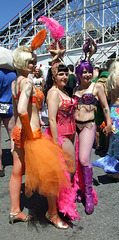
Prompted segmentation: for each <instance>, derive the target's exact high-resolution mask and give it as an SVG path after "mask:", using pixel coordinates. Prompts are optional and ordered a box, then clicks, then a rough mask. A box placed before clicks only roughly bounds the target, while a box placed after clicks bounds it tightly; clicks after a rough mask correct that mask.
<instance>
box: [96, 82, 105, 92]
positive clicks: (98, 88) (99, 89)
mask: <svg viewBox="0 0 119 240" xmlns="http://www.w3.org/2000/svg"><path fill="white" fill-rule="evenodd" d="M94 84H95V86H94V91H96V93H99V92H100V93H101V92H104V87H103V85H102V84H101V83H94Z"/></svg>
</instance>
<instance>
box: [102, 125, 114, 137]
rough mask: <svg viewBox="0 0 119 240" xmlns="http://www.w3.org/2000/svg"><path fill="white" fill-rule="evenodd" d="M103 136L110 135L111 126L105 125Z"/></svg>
mask: <svg viewBox="0 0 119 240" xmlns="http://www.w3.org/2000/svg"><path fill="white" fill-rule="evenodd" d="M103 132H104V134H105V135H106V136H107V135H108V134H111V133H112V125H111V124H107V126H106V127H105V128H104V129H103Z"/></svg>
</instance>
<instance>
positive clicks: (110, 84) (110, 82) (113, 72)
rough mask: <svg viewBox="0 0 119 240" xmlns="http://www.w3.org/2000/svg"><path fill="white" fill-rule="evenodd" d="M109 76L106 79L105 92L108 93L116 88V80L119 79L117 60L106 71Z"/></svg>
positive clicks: (118, 63)
mask: <svg viewBox="0 0 119 240" xmlns="http://www.w3.org/2000/svg"><path fill="white" fill-rule="evenodd" d="M108 73H109V75H108V78H107V82H106V85H107V90H108V92H111V91H112V90H114V89H115V88H116V79H117V77H119V59H117V60H115V61H114V62H113V63H112V64H111V65H110V68H109V71H108Z"/></svg>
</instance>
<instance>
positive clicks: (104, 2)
mask: <svg viewBox="0 0 119 240" xmlns="http://www.w3.org/2000/svg"><path fill="white" fill-rule="evenodd" d="M118 6H119V0H111V1H110V0H59V1H58V0H44V1H42V0H39V1H35V0H32V1H31V2H30V3H29V4H28V5H27V6H26V7H25V8H24V9H23V10H22V11H20V12H19V13H18V14H17V15H16V16H15V17H14V18H13V19H12V20H10V21H9V23H7V24H6V25H5V26H3V27H2V28H1V29H0V46H3V47H6V48H9V49H14V48H16V47H17V46H20V45H27V46H30V43H31V40H32V38H33V36H34V35H35V34H36V33H37V32H38V31H39V30H40V29H42V28H44V25H43V24H40V23H39V22H38V18H39V17H40V16H41V15H45V16H47V17H53V18H55V19H56V20H58V22H59V23H60V24H61V25H62V26H63V27H64V29H65V33H66V34H65V37H63V38H62V40H61V41H62V43H63V45H64V46H65V48H66V54H65V58H67V60H66V61H67V62H68V61H70V62H72V63H74V62H76V60H78V59H79V58H80V57H81V55H82V45H83V44H84V39H85V38H86V37H87V36H90V37H91V38H92V39H95V38H99V44H98V51H97V53H96V54H95V59H94V60H95V62H102V61H105V60H106V59H107V58H108V57H111V56H114V55H115V56H118V43H119V12H118ZM51 41H52V39H51V38H50V34H49V33H48V35H47V39H46V40H45V43H44V44H43V45H42V47H41V48H40V49H38V50H37V52H36V53H37V55H38V56H40V57H41V58H42V59H45V58H47V56H49V55H48V51H47V46H48V45H49V44H50V43H51ZM101 56H102V57H101Z"/></svg>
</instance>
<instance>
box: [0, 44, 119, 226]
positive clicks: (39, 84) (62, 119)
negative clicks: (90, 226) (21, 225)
mask: <svg viewBox="0 0 119 240" xmlns="http://www.w3.org/2000/svg"><path fill="white" fill-rule="evenodd" d="M58 44H59V45H58ZM54 45H55V47H56V48H57V46H58V47H59V46H60V48H61V49H60V52H59V53H58V52H57V51H56V53H55V51H54ZM54 45H53V46H50V47H51V49H50V51H51V53H52V52H53V51H54V52H53V54H54V55H53V59H54V61H52V64H51V68H49V71H48V75H47V80H46V81H45V79H44V77H43V72H42V71H41V69H40V67H38V66H37V56H36V54H35V53H34V52H33V51H32V50H30V49H29V48H28V47H25V46H21V47H18V48H16V49H15V50H14V51H13V53H12V57H13V67H14V71H12V70H10V69H5V67H4V68H1V69H0V85H1V87H0V89H1V90H0V91H1V95H0V128H1V121H2V122H3V124H4V126H5V127H6V130H7V132H8V135H9V137H10V140H11V152H12V154H13V169H12V174H11V178H10V182H9V192H10V200H11V210H10V214H9V221H10V222H11V223H12V224H13V223H14V222H15V221H18V220H19V221H23V222H28V221H31V220H32V219H33V217H32V216H29V215H26V214H24V213H23V212H21V209H20V193H21V185H22V176H23V174H24V173H25V194H26V196H28V197H31V195H32V194H33V193H34V192H36V191H37V192H38V193H39V194H41V195H43V196H44V197H46V198H47V202H48V210H47V212H46V215H45V216H46V218H47V219H48V220H49V221H50V222H51V223H52V224H53V225H54V226H55V227H56V228H59V229H67V228H68V227H69V225H68V224H67V223H66V222H64V221H62V219H61V218H60V217H59V213H58V210H59V212H62V213H64V216H65V215H67V216H68V217H69V218H70V219H72V220H74V219H76V218H77V219H80V215H79V213H78V212H77V211H76V201H77V202H78V201H83V202H84V203H85V212H86V214H88V215H89V214H92V213H93V211H94V204H97V201H98V200H97V194H96V192H95V190H94V188H93V177H92V175H93V166H92V163H91V152H92V148H93V144H94V142H96V145H97V146H96V147H97V150H99V148H100V139H99V134H98V133H99V132H100V131H101V129H102V134H103V138H104V139H107V138H108V141H109V148H108V144H107V145H106V147H107V148H108V152H107V154H106V156H105V157H104V158H101V159H99V160H97V161H95V162H94V163H93V165H94V166H99V167H103V168H104V170H105V171H106V172H108V173H113V174H117V173H118V172H119V162H118V159H119V150H118V134H119V93H118V88H119V60H118V59H117V60H114V61H113V63H112V64H111V66H110V68H109V69H103V70H102V71H101V69H100V67H99V66H95V71H94V68H93V66H92V65H91V63H90V62H88V61H86V59H85V60H83V61H80V62H79V63H76V65H75V71H74V66H73V65H68V66H66V65H65V64H64V63H62V61H61V58H62V55H63V53H64V49H63V47H62V45H60V43H59V40H57V41H55V44H54ZM61 52H62V55H61ZM59 54H60V55H59ZM59 56H60V57H59ZM8 68H9V67H8ZM96 68H97V69H96ZM105 72H106V73H105ZM68 81H69V82H68ZM44 96H45V100H44ZM44 101H45V102H46V103H47V107H48V118H49V126H48V127H47V128H46V129H45V133H42V131H41V126H42V120H41V112H42V104H43V102H44ZM97 109H98V110H99V111H97ZM96 114H97V115H96ZM96 119H98V121H97V122H96ZM0 137H1V132H0ZM1 158H2V149H1V146H0V177H4V176H5V171H4V168H3V166H2V159H1ZM78 190H80V193H79V191H78ZM69 196H70V201H69Z"/></svg>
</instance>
